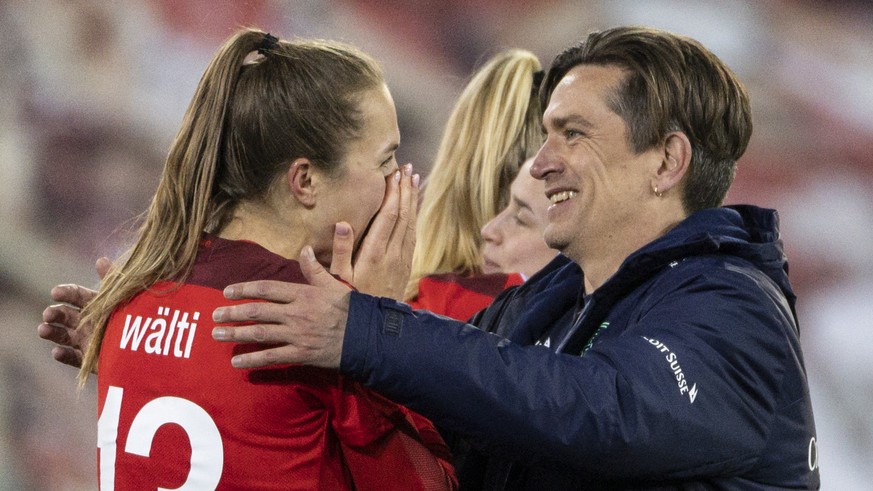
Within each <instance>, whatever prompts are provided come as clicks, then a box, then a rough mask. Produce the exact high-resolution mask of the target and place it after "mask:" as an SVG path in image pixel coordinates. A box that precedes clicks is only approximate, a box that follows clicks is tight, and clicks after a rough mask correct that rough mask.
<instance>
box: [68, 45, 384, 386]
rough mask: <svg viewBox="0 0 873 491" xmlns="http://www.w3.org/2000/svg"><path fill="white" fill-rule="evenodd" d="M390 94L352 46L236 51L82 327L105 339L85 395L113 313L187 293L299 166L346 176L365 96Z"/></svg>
mask: <svg viewBox="0 0 873 491" xmlns="http://www.w3.org/2000/svg"><path fill="white" fill-rule="evenodd" d="M255 51H258V53H259V54H260V57H258V58H255V59H254V60H253V61H249V59H250V58H251V55H252V54H253V53H254V52H255ZM383 83H384V78H383V76H382V72H381V70H380V69H379V66H378V64H377V63H376V62H375V60H373V59H372V58H370V57H369V56H367V55H365V54H364V53H362V52H360V51H359V50H357V49H356V48H354V47H351V46H347V45H344V44H341V43H335V42H332V41H309V40H300V41H294V42H285V41H279V40H278V39H276V38H275V37H273V36H270V35H269V34H265V33H264V32H263V31H259V30H256V29H243V30H240V31H238V32H237V33H236V34H234V35H233V36H231V37H230V38H229V39H228V40H227V41H226V42H225V43H224V45H223V46H222V47H221V48H220V49H219V50H218V52H217V53H216V55H215V56H214V57H213V59H212V61H211V62H210V64H209V66H208V67H207V68H206V71H205V72H204V74H203V77H202V78H201V79H200V83H199V85H198V87H197V91H196V92H195V94H194V97H193V99H192V100H191V104H190V105H189V106H188V110H187V112H186V113H185V117H184V119H183V122H182V126H181V128H180V130H179V132H178V134H177V135H176V138H175V140H174V141H173V144H172V146H171V148H170V152H169V155H168V156H167V160H166V162H165V165H164V171H163V175H162V177H161V181H160V184H159V185H158V189H157V191H156V193H155V196H154V198H153V200H152V203H151V205H150V207H149V209H148V211H147V212H146V215H145V220H144V223H143V225H142V226H141V227H140V230H139V235H138V238H137V241H136V243H135V244H134V246H133V247H132V248H131V249H130V251H128V253H127V254H126V257H127V259H126V260H124V261H123V264H121V265H119V266H118V267H115V268H112V270H111V271H110V272H109V274H108V275H107V276H106V278H104V280H103V284H102V286H101V288H100V292H99V293H98V294H97V296H96V297H95V298H94V299H93V300H92V301H91V302H90V303H88V305H86V306H85V308H84V309H83V311H82V319H81V321H80V326H84V325H88V324H89V323H90V325H92V326H93V331H92V333H91V334H90V338H89V340H88V342H87V347H86V349H85V356H84V359H83V362H82V367H81V369H80V371H79V377H78V379H79V385H80V387H81V386H83V385H84V383H85V381H86V380H87V378H88V376H89V374H90V373H91V372H93V371H94V370H95V368H96V366H97V361H98V357H99V353H100V347H101V344H102V342H103V337H104V333H105V331H106V324H107V322H108V320H109V317H110V316H111V314H112V312H113V311H114V310H115V309H116V308H117V307H118V306H119V305H121V304H123V303H124V302H127V301H129V300H130V299H131V298H132V297H133V296H134V295H136V294H137V293H140V292H142V291H144V290H147V289H149V288H152V287H153V286H154V284H155V283H157V282H158V281H160V280H164V279H170V280H174V281H177V282H181V281H184V280H185V278H187V276H188V274H189V273H190V271H191V268H192V266H193V264H194V260H195V258H196V255H197V250H198V247H199V244H200V239H201V236H202V234H203V232H204V231H206V232H218V231H220V230H221V229H222V228H223V227H224V226H225V225H226V224H227V222H228V220H229V218H230V217H231V215H232V213H233V210H234V208H235V207H236V206H237V205H238V204H239V203H241V202H244V201H254V200H262V199H265V197H266V195H267V193H268V192H269V189H270V187H271V185H272V184H273V182H275V180H276V179H277V178H278V176H279V175H281V174H283V173H284V172H285V171H286V170H287V169H288V166H289V165H290V163H291V162H292V161H293V160H294V159H295V158H298V157H306V158H308V159H309V160H310V161H311V162H312V163H313V165H314V166H316V167H317V168H320V169H321V170H323V171H326V172H330V173H332V174H334V175H336V174H338V173H341V172H342V171H343V169H344V166H343V161H344V159H345V150H346V146H347V144H348V142H349V139H350V138H351V139H354V138H357V137H358V135H359V134H360V131H361V128H362V125H363V120H362V115H361V113H360V109H359V107H358V105H359V103H358V99H357V96H358V95H359V94H360V93H362V92H364V91H366V90H368V89H371V88H374V87H378V86H380V85H381V84H383Z"/></svg>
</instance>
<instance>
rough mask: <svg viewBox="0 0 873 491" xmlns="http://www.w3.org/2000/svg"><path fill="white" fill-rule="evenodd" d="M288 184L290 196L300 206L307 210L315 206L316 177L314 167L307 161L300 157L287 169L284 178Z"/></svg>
mask: <svg viewBox="0 0 873 491" xmlns="http://www.w3.org/2000/svg"><path fill="white" fill-rule="evenodd" d="M285 177H286V179H287V182H288V189H289V191H290V192H291V195H292V196H294V199H296V200H297V201H298V202H300V204H302V205H303V206H305V207H307V208H312V207H313V206H315V197H316V188H317V186H316V183H317V181H318V177H317V176H316V169H315V166H314V165H312V162H310V161H309V159H307V158H304V157H300V158H298V159H295V160H294V162H292V163H291V165H290V166H289V167H288V172H287V175H286V176H285Z"/></svg>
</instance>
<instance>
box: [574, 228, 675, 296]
mask: <svg viewBox="0 0 873 491" xmlns="http://www.w3.org/2000/svg"><path fill="white" fill-rule="evenodd" d="M684 218H685V217H684V216H677V217H675V219H674V220H670V221H667V220H661V221H660V222H656V221H651V222H649V224H648V225H640V226H639V227H636V228H631V229H628V230H629V232H628V233H626V234H624V236H623V238H622V239H621V240H614V239H613V240H610V241H608V242H605V243H600V244H592V245H590V246H589V247H588V248H586V250H584V251H575V252H576V253H575V254H573V253H572V252H570V253H568V254H567V255H568V257H570V259H573V261H575V262H576V263H577V264H579V266H580V267H581V268H582V271H583V272H584V274H585V293H588V294H591V293H593V292H594V291H595V290H597V289H598V288H600V287H601V286H602V285H603V284H604V283H606V281H607V280H609V278H611V277H612V276H613V275H614V274H615V273H616V272H617V271H618V269H619V268H620V267H621V265H622V263H623V262H624V261H625V260H626V259H627V258H628V257H630V256H631V254H633V253H634V252H636V251H638V250H640V249H642V248H643V247H645V246H646V245H647V244H649V243H651V242H652V241H654V240H656V239H658V238H659V237H662V236H663V235H665V234H666V233H667V232H669V231H670V230H672V229H673V228H674V227H675V226H676V225H678V224H679V222H681V221H682V220H683V219H684Z"/></svg>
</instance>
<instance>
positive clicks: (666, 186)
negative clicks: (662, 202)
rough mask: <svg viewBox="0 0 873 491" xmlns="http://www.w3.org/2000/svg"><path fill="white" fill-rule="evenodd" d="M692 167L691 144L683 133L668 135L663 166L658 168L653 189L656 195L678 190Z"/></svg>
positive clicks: (665, 140) (662, 161)
mask: <svg viewBox="0 0 873 491" xmlns="http://www.w3.org/2000/svg"><path fill="white" fill-rule="evenodd" d="M690 165H691V142H690V141H689V140H688V136H686V135H685V133H682V132H681V131H676V132H673V133H670V134H668V135H667V137H666V138H665V139H664V150H663V155H662V158H661V165H660V166H659V167H658V169H657V172H656V174H655V178H654V179H653V180H652V188H653V189H655V190H656V194H659V195H660V194H663V193H666V192H668V191H670V190H671V189H673V188H677V186H678V185H679V183H680V182H681V181H682V178H684V177H685V174H687V173H688V169H689V168H690ZM677 189H678V188H677Z"/></svg>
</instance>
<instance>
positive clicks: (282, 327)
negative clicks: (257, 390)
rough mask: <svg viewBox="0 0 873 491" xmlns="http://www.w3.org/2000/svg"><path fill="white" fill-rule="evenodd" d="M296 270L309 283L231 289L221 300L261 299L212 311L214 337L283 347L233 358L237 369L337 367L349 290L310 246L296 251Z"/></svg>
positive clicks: (256, 284)
mask: <svg viewBox="0 0 873 491" xmlns="http://www.w3.org/2000/svg"><path fill="white" fill-rule="evenodd" d="M300 268H301V269H302V270H303V275H304V276H305V277H306V279H307V280H308V281H309V283H310V284H309V285H304V284H296V283H286V282H281V281H267V280H264V281H253V282H248V283H237V284H235V285H230V286H228V287H227V288H225V290H224V296H225V297H227V298H228V299H230V300H240V299H260V300H267V302H253V303H245V304H239V305H234V306H229V307H219V308H217V309H215V312H213V314H212V318H213V320H214V321H215V323H216V325H218V324H231V323H240V322H246V323H253V324H251V325H246V326H230V325H228V326H218V327H215V328H214V329H213V330H212V337H213V338H214V339H216V340H218V341H231V342H237V343H270V344H281V345H282V346H279V347H275V348H268V349H265V350H262V351H256V352H252V353H245V354H240V355H237V356H234V357H233V359H232V360H231V363H232V364H233V366H235V367H237V368H254V367H262V366H266V365H282V364H287V363H302V364H306V365H314V366H319V367H326V368H339V365H340V357H341V355H342V349H343V337H344V336H345V329H346V319H347V318H348V315H349V296H350V295H349V292H350V290H349V289H348V287H347V286H346V285H344V284H343V283H342V282H340V281H338V280H337V279H336V278H334V277H333V276H331V275H330V274H329V273H328V272H327V271H326V270H325V269H324V267H322V266H321V264H319V263H318V261H316V260H315V254H314V253H313V252H312V248H311V247H310V246H306V247H304V248H303V250H302V251H301V253H300Z"/></svg>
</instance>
